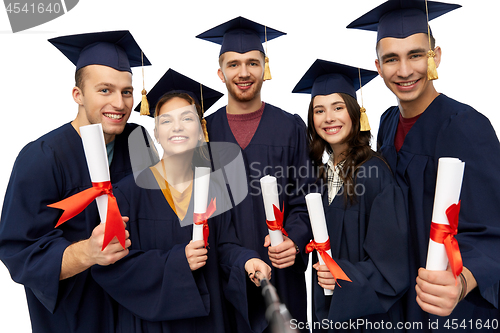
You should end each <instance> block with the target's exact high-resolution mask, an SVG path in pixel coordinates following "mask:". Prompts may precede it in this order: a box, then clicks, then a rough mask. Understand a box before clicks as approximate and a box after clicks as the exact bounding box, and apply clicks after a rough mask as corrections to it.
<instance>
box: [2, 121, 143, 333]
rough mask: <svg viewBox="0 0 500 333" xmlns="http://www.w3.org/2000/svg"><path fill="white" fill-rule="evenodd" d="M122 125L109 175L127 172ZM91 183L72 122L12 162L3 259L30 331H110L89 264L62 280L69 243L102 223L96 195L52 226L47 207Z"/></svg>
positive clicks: (109, 308) (106, 301) (54, 215)
mask: <svg viewBox="0 0 500 333" xmlns="http://www.w3.org/2000/svg"><path fill="white" fill-rule="evenodd" d="M136 127H137V125H136V124H127V125H126V127H125V130H124V132H123V133H122V134H121V135H118V136H116V139H115V146H114V156H113V160H112V163H111V166H110V175H111V181H112V182H116V181H118V180H120V179H121V178H123V177H124V176H125V175H127V174H129V173H131V172H132V169H131V166H130V158H129V154H128V142H127V141H128V140H127V137H128V135H129V133H130V132H131V131H132V130H133V129H134V128H136ZM91 186H92V183H91V181H90V175H89V172H88V168H87V162H86V160H85V154H84V151H83V145H82V140H81V138H80V136H79V135H78V133H77V132H76V130H75V129H74V128H73V126H72V125H71V124H66V125H63V126H61V127H59V128H58V129H55V130H53V131H51V132H49V133H48V134H46V135H44V136H42V137H40V138H39V139H38V140H36V141H33V142H31V143H29V144H28V145H26V146H25V147H24V148H23V150H22V151H21V152H20V153H19V156H18V157H17V159H16V162H15V164H14V167H13V170H12V174H11V177H10V181H9V185H8V187H7V191H6V194H5V199H4V203H3V209H2V218H1V223H0V259H1V260H2V261H3V262H4V264H5V265H6V266H7V268H8V269H9V272H10V274H11V276H12V279H13V280H14V281H15V282H17V283H21V284H23V285H24V286H25V290H26V297H27V300H28V308H29V313H30V318H31V325H32V328H33V332H35V333H39V332H47V333H58V332H60V333H68V332H111V331H113V322H114V318H113V316H114V314H113V306H114V305H113V302H112V301H111V299H110V298H109V296H107V295H106V293H105V292H104V291H103V290H102V288H101V287H100V286H99V285H97V284H96V282H95V281H94V280H93V279H92V277H91V276H90V271H89V270H86V271H84V272H82V273H80V274H77V275H75V276H73V277H71V278H69V279H65V280H63V281H59V274H60V271H61V261H62V255H63V252H64V250H65V249H66V247H67V246H68V245H70V244H72V243H74V242H77V241H79V240H82V239H86V238H88V237H90V235H91V233H92V230H93V229H94V228H95V227H96V226H97V225H98V224H99V215H98V212H97V205H96V204H95V202H93V203H91V204H90V205H89V206H88V207H87V209H85V210H84V211H83V212H82V213H80V214H79V215H77V216H75V217H74V218H73V219H71V220H70V221H68V222H66V223H64V224H63V225H61V226H59V227H58V228H56V229H54V226H55V225H56V222H57V220H58V219H59V216H60V215H61V211H60V210H58V209H54V208H49V207H47V205H48V204H52V203H54V202H57V201H59V200H62V199H64V198H67V197H69V196H71V195H73V194H75V193H78V192H80V191H82V190H85V189H87V188H90V187H91Z"/></svg>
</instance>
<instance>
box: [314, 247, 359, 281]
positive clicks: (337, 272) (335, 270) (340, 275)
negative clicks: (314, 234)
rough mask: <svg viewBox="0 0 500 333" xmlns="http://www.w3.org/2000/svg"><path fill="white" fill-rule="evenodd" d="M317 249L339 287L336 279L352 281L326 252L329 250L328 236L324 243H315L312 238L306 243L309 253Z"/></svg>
mask: <svg viewBox="0 0 500 333" xmlns="http://www.w3.org/2000/svg"><path fill="white" fill-rule="evenodd" d="M314 250H316V251H318V253H319V255H320V256H321V258H322V259H323V261H324V262H325V265H326V266H327V267H328V270H330V273H332V275H333V278H334V279H335V281H336V282H337V284H338V285H339V287H340V284H339V283H338V281H337V280H345V281H349V282H352V281H351V279H349V277H348V276H347V274H346V273H344V271H343V270H342V268H340V266H339V265H338V264H337V263H336V262H335V260H333V259H332V257H330V255H329V254H328V253H327V252H326V251H328V250H330V238H328V239H327V240H326V242H324V243H316V242H315V241H314V239H313V240H312V241H311V242H310V243H309V244H307V245H306V253H311V252H312V251H314Z"/></svg>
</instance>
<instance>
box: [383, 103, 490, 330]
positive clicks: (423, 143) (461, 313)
mask: <svg viewBox="0 0 500 333" xmlns="http://www.w3.org/2000/svg"><path fill="white" fill-rule="evenodd" d="M398 119H399V108H398V107H392V108H389V109H388V110H387V111H386V112H385V113H384V114H383V115H382V117H381V121H380V129H379V134H378V147H379V150H380V151H381V153H382V154H383V156H384V157H385V158H386V159H387V161H388V163H389V165H390V166H391V168H392V170H393V171H394V172H395V174H396V180H397V182H398V184H399V186H400V187H401V189H402V190H403V194H404V197H405V201H406V203H407V207H408V209H407V211H408V214H409V222H410V230H409V235H410V281H411V287H410V288H409V290H408V293H407V295H406V297H405V302H406V305H405V317H406V318H405V319H406V321H408V322H418V323H422V324H423V330H417V331H419V332H422V331H426V330H429V328H428V326H429V325H428V324H429V321H430V322H432V323H436V322H437V324H438V330H439V329H440V330H442V331H446V330H447V329H446V327H444V325H445V324H446V322H447V321H448V320H449V321H448V322H449V323H451V321H452V320H453V319H456V322H458V323H459V324H460V323H464V322H465V328H464V327H461V329H465V330H468V331H475V329H476V326H474V325H475V323H476V321H477V319H480V320H482V321H483V323H484V322H485V321H486V320H487V319H489V320H490V322H491V320H492V318H498V317H499V316H498V310H496V309H492V308H494V307H498V281H499V278H500V259H499V258H498V256H497V254H498V253H499V252H500V242H499V239H500V238H499V237H500V222H499V220H498V216H500V205H498V202H499V200H500V190H499V189H500V176H499V174H498V172H496V170H498V167H499V166H500V143H499V142H498V138H497V136H496V134H495V131H494V129H493V127H492V126H491V124H490V122H489V120H488V119H487V118H486V117H484V116H483V115H482V114H480V113H479V112H477V111H476V110H474V109H473V108H471V107H470V106H468V105H465V104H462V103H459V102H457V101H455V100H453V99H451V98H449V97H447V96H445V95H443V94H440V95H439V96H438V97H436V98H435V99H434V101H433V102H432V103H431V104H430V105H429V107H428V108H427V109H426V110H425V111H424V113H422V115H421V116H420V117H419V119H418V120H417V121H416V123H415V124H414V125H413V127H412V128H411V129H410V131H409V132H408V134H407V136H406V138H405V140H404V143H403V146H402V147H401V149H400V151H399V152H396V149H395V147H394V136H395V133H396V129H397V125H398ZM440 157H456V158H459V159H460V160H462V161H464V162H465V172H464V178H463V183H462V190H461V194H460V199H461V210H460V215H459V224H458V235H457V236H456V237H455V238H456V239H457V240H458V243H459V246H460V252H461V254H462V260H463V264H464V266H465V267H467V268H468V269H469V270H470V271H471V272H472V274H473V275H474V277H475V278H476V281H477V283H478V287H477V288H475V289H474V290H473V291H472V292H471V293H469V295H467V297H466V298H465V300H464V301H462V302H460V303H459V304H458V305H457V307H456V308H455V310H454V311H453V313H452V314H451V315H450V316H448V317H438V316H434V315H429V314H427V313H426V312H424V311H422V310H421V309H420V307H419V306H418V304H417V303H416V301H415V297H416V292H415V288H414V285H415V278H416V276H417V275H418V269H419V267H425V264H426V258H427V247H428V243H429V233H430V225H431V217H432V208H433V202H434V192H435V186H436V177H437V166H438V159H439V158H440ZM434 326H436V325H434ZM433 331H437V330H433Z"/></svg>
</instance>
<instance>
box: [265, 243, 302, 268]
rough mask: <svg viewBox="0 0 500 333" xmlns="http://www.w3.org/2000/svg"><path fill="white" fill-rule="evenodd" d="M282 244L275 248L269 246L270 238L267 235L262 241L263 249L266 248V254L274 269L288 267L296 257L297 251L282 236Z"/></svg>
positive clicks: (293, 245) (292, 244)
mask: <svg viewBox="0 0 500 333" xmlns="http://www.w3.org/2000/svg"><path fill="white" fill-rule="evenodd" d="M282 237H283V242H281V243H279V244H278V245H276V246H269V245H271V242H272V240H271V236H270V235H267V236H266V238H265V239H264V247H267V248H268V249H267V254H268V255H269V260H271V263H272V264H273V266H274V267H276V268H280V269H283V268H286V267H290V266H292V265H293V264H294V263H295V257H296V256H297V249H296V247H295V243H294V242H293V241H292V240H291V239H290V238H288V237H287V236H282Z"/></svg>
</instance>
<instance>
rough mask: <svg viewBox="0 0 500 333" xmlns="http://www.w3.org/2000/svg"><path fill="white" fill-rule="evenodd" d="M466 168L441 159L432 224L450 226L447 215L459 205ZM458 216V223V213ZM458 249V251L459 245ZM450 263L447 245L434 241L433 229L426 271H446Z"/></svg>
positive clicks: (443, 158)
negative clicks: (452, 208)
mask: <svg viewBox="0 0 500 333" xmlns="http://www.w3.org/2000/svg"><path fill="white" fill-rule="evenodd" d="M464 168H465V163H464V162H462V161H460V160H459V159H457V158H451V157H441V158H440V159H439V162H438V171H437V179H436V192H435V196H434V207H433V211H432V223H433V224H434V225H436V226H438V227H439V225H450V222H449V218H448V215H447V213H449V209H450V208H451V207H453V206H455V205H459V198H460V190H461V188H462V180H463V174H464ZM458 207H459V206H458ZM456 214H457V223H458V211H457V213H456ZM455 228H456V226H455ZM452 237H453V236H452ZM455 243H456V241H455ZM456 247H457V250H458V243H457V245H456ZM458 255H459V252H458ZM448 261H449V260H448V256H447V251H446V248H445V245H444V244H441V243H438V242H436V241H434V240H432V228H431V239H429V248H428V251H427V263H426V269H428V270H435V271H444V270H446V268H447V266H448ZM460 265H461V258H460ZM452 268H453V267H452ZM460 270H461V268H460ZM459 274H460V273H459Z"/></svg>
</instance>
